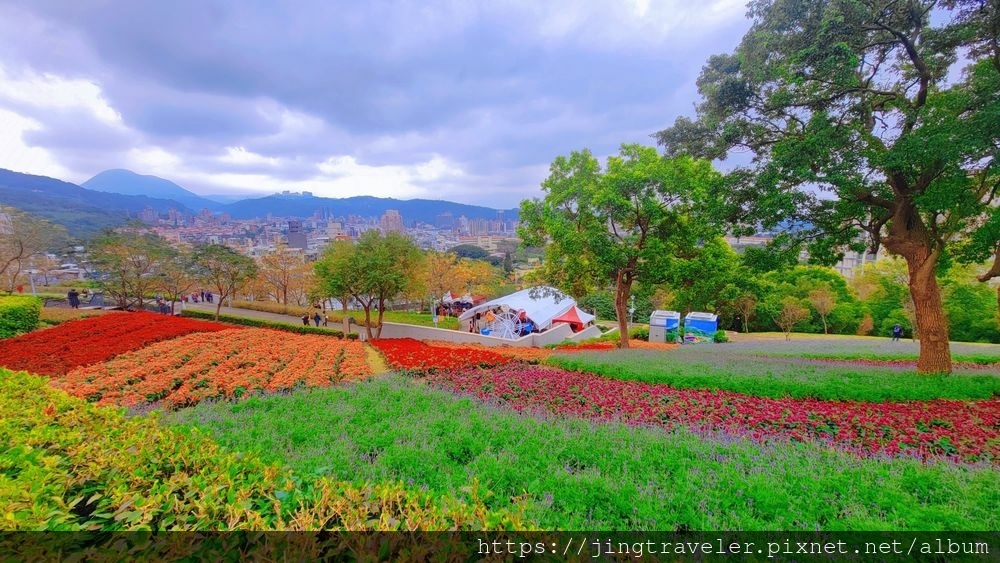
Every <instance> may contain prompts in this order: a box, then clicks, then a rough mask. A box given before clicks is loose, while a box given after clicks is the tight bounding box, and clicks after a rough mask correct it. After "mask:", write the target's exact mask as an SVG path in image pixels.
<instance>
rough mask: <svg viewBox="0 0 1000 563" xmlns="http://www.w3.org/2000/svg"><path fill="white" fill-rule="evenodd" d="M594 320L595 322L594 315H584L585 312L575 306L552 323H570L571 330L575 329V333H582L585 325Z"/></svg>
mask: <svg viewBox="0 0 1000 563" xmlns="http://www.w3.org/2000/svg"><path fill="white" fill-rule="evenodd" d="M592 320H594V315H588V314H587V313H584V312H583V311H581V310H580V309H578V308H577V306H576V305H573V306H572V307H570V308H569V309H567V310H566V312H565V313H563V314H561V315H559V316H558V317H556V318H554V319H552V322H554V323H569V326H570V328H571V329H573V332H580V331H581V330H583V325H585V324H586V323H589V322H590V321H592Z"/></svg>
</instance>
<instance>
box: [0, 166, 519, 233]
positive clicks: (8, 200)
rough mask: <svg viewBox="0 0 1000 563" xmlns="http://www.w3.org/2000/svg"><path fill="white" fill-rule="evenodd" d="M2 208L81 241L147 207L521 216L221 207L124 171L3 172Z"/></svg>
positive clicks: (402, 204) (261, 213) (319, 203)
mask: <svg viewBox="0 0 1000 563" xmlns="http://www.w3.org/2000/svg"><path fill="white" fill-rule="evenodd" d="M0 205H10V206H12V207H16V208H19V209H22V210H24V211H26V212H28V213H32V214H35V215H38V216H40V217H44V218H46V219H48V220H50V221H52V222H54V223H58V224H61V225H64V226H65V227H66V228H67V230H68V231H69V232H70V234H71V235H72V236H74V237H77V238H88V237H90V236H93V235H94V234H96V233H97V232H99V231H100V230H101V229H104V228H107V227H114V226H118V225H121V224H123V223H124V222H125V221H127V220H128V218H129V217H134V216H135V215H137V214H138V213H139V212H140V211H142V210H143V209H145V208H146V207H150V208H152V209H153V210H155V211H156V212H157V213H166V212H167V211H168V210H169V209H176V210H178V211H181V212H182V213H187V214H191V213H196V212H197V211H200V210H201V209H204V208H207V209H210V210H212V211H215V212H218V213H228V214H229V215H230V216H231V217H233V218H234V219H253V218H257V217H259V218H264V217H266V216H267V215H268V214H270V215H273V216H275V217H309V216H312V215H313V213H315V212H316V211H320V212H326V213H328V214H329V215H330V216H334V217H346V216H348V215H359V216H362V217H378V216H381V215H382V214H383V213H385V212H386V211H387V210H389V209H395V210H397V211H399V213H400V215H402V217H403V220H404V222H405V223H406V224H410V223H412V222H413V221H420V222H424V223H430V224H433V223H434V222H435V220H436V218H437V216H438V215H439V214H442V213H451V214H452V216H453V217H455V218H458V217H459V216H461V215H464V216H465V217H467V218H469V219H496V218H497V216H498V211H503V217H504V218H505V219H508V220H510V219H517V212H518V210H517V209H506V210H498V209H493V208H490V207H483V206H477V205H466V204H462V203H455V202H451V201H443V200H428V199H410V200H399V199H392V198H378V197H371V196H356V197H349V198H327V197H315V196H312V195H302V194H274V195H270V196H266V197H259V198H249V199H242V200H240V201H236V202H233V203H222V202H219V201H214V200H212V199H209V198H207V197H204V196H199V195H197V194H195V193H193V192H190V191H188V190H186V189H184V188H183V187H181V186H179V185H177V184H175V183H174V182H171V181H169V180H165V179H163V178H158V177H156V176H144V175H140V174H136V173H134V172H132V171H129V170H120V169H115V170H105V171H104V172H101V173H100V174H97V175H96V176H94V177H93V178H91V179H89V180H87V181H86V182H83V184H82V186H78V185H76V184H71V183H69V182H64V181H62V180H57V179H55V178H49V177H46V176H35V175H31V174H23V173H20V172H14V171H11V170H5V169H2V168H0Z"/></svg>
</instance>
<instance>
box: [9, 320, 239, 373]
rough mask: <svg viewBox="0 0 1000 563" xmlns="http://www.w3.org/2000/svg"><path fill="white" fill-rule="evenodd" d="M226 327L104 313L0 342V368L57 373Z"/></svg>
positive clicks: (206, 323)
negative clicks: (153, 344) (184, 336)
mask: <svg viewBox="0 0 1000 563" xmlns="http://www.w3.org/2000/svg"><path fill="white" fill-rule="evenodd" d="M229 328H232V327H230V326H227V325H224V324H220V323H214V322H207V321H199V320H194V319H187V318H183V317H174V316H170V315H157V314H154V313H146V312H137V313H121V312H119V313H109V314H107V315H101V316H95V317H89V318H85V319H79V320H72V321H67V322H64V323H62V324H60V325H58V326H56V327H53V328H50V329H46V330H37V331H35V332H29V333H27V334H24V335H21V336H18V337H16V338H10V339H7V340H3V341H0V366H6V367H8V368H10V369H12V370H26V371H29V372H32V373H37V374H42V375H61V374H65V373H66V372H68V371H70V370H72V369H73V368H76V367H79V366H87V365H91V364H95V363H98V362H103V361H105V360H108V359H110V358H113V357H115V356H117V355H118V354H122V353H125V352H129V351H132V350H138V349H140V348H142V347H144V346H147V345H149V344H152V343H155V342H160V341H163V340H169V339H171V338H176V337H178V336H183V335H186V334H191V333H194V332H213V331H219V330H226V329H229Z"/></svg>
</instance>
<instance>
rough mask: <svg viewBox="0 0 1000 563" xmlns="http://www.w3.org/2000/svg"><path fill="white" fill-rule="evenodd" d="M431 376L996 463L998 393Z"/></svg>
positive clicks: (518, 400) (518, 394)
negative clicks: (852, 396) (901, 399)
mask: <svg viewBox="0 0 1000 563" xmlns="http://www.w3.org/2000/svg"><path fill="white" fill-rule="evenodd" d="M427 380H428V381H429V382H431V383H432V384H434V385H436V386H439V387H442V388H444V389H448V390H450V391H453V392H456V393H462V394H471V395H474V396H476V397H478V398H479V399H481V400H487V401H496V402H498V403H500V404H503V405H509V406H510V407H511V408H513V409H515V410H518V411H531V410H538V409H542V410H545V411H548V412H551V413H555V414H557V415H565V416H572V417H584V418H589V419H595V420H621V421H623V422H626V423H628V424H630V425H648V424H652V425H658V426H663V427H666V428H674V427H676V426H685V427H689V428H693V429H701V430H710V431H724V432H727V433H732V434H735V435H740V436H749V437H752V438H756V439H764V438H769V437H780V438H788V439H792V440H796V441H809V442H821V443H829V444H832V445H834V446H835V447H837V448H838V449H841V450H846V451H851V452H854V453H858V454H860V455H864V456H873V455H879V454H882V455H889V456H897V455H912V456H916V457H920V458H928V457H949V458H952V459H955V460H962V461H968V462H976V461H985V462H991V463H1000V399H989V400H982V401H969V402H963V401H954V400H933V401H923V402H905V403H866V402H859V401H823V400H817V399H793V398H787V397H786V398H766V397H755V396H751V395H746V394H741V393H733V392H728V391H713V390H705V389H677V388H674V387H671V386H668V385H656V384H648V383H642V382H637V381H623V380H616V379H609V378H604V377H600V376H597V375H593V374H588V373H577V372H569V371H565V370H562V369H557V368H552V367H545V366H526V365H520V364H516V365H508V366H502V367H499V368H496V369H492V370H481V369H466V370H453V371H444V372H438V373H434V374H430V375H428V376H427Z"/></svg>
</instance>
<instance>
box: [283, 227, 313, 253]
mask: <svg viewBox="0 0 1000 563" xmlns="http://www.w3.org/2000/svg"><path fill="white" fill-rule="evenodd" d="M287 238H288V247H289V248H298V249H301V250H305V249H306V248H307V247H308V246H309V245H308V243H307V241H306V232H305V231H304V230H303V229H302V221H289V222H288V237H287Z"/></svg>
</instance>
